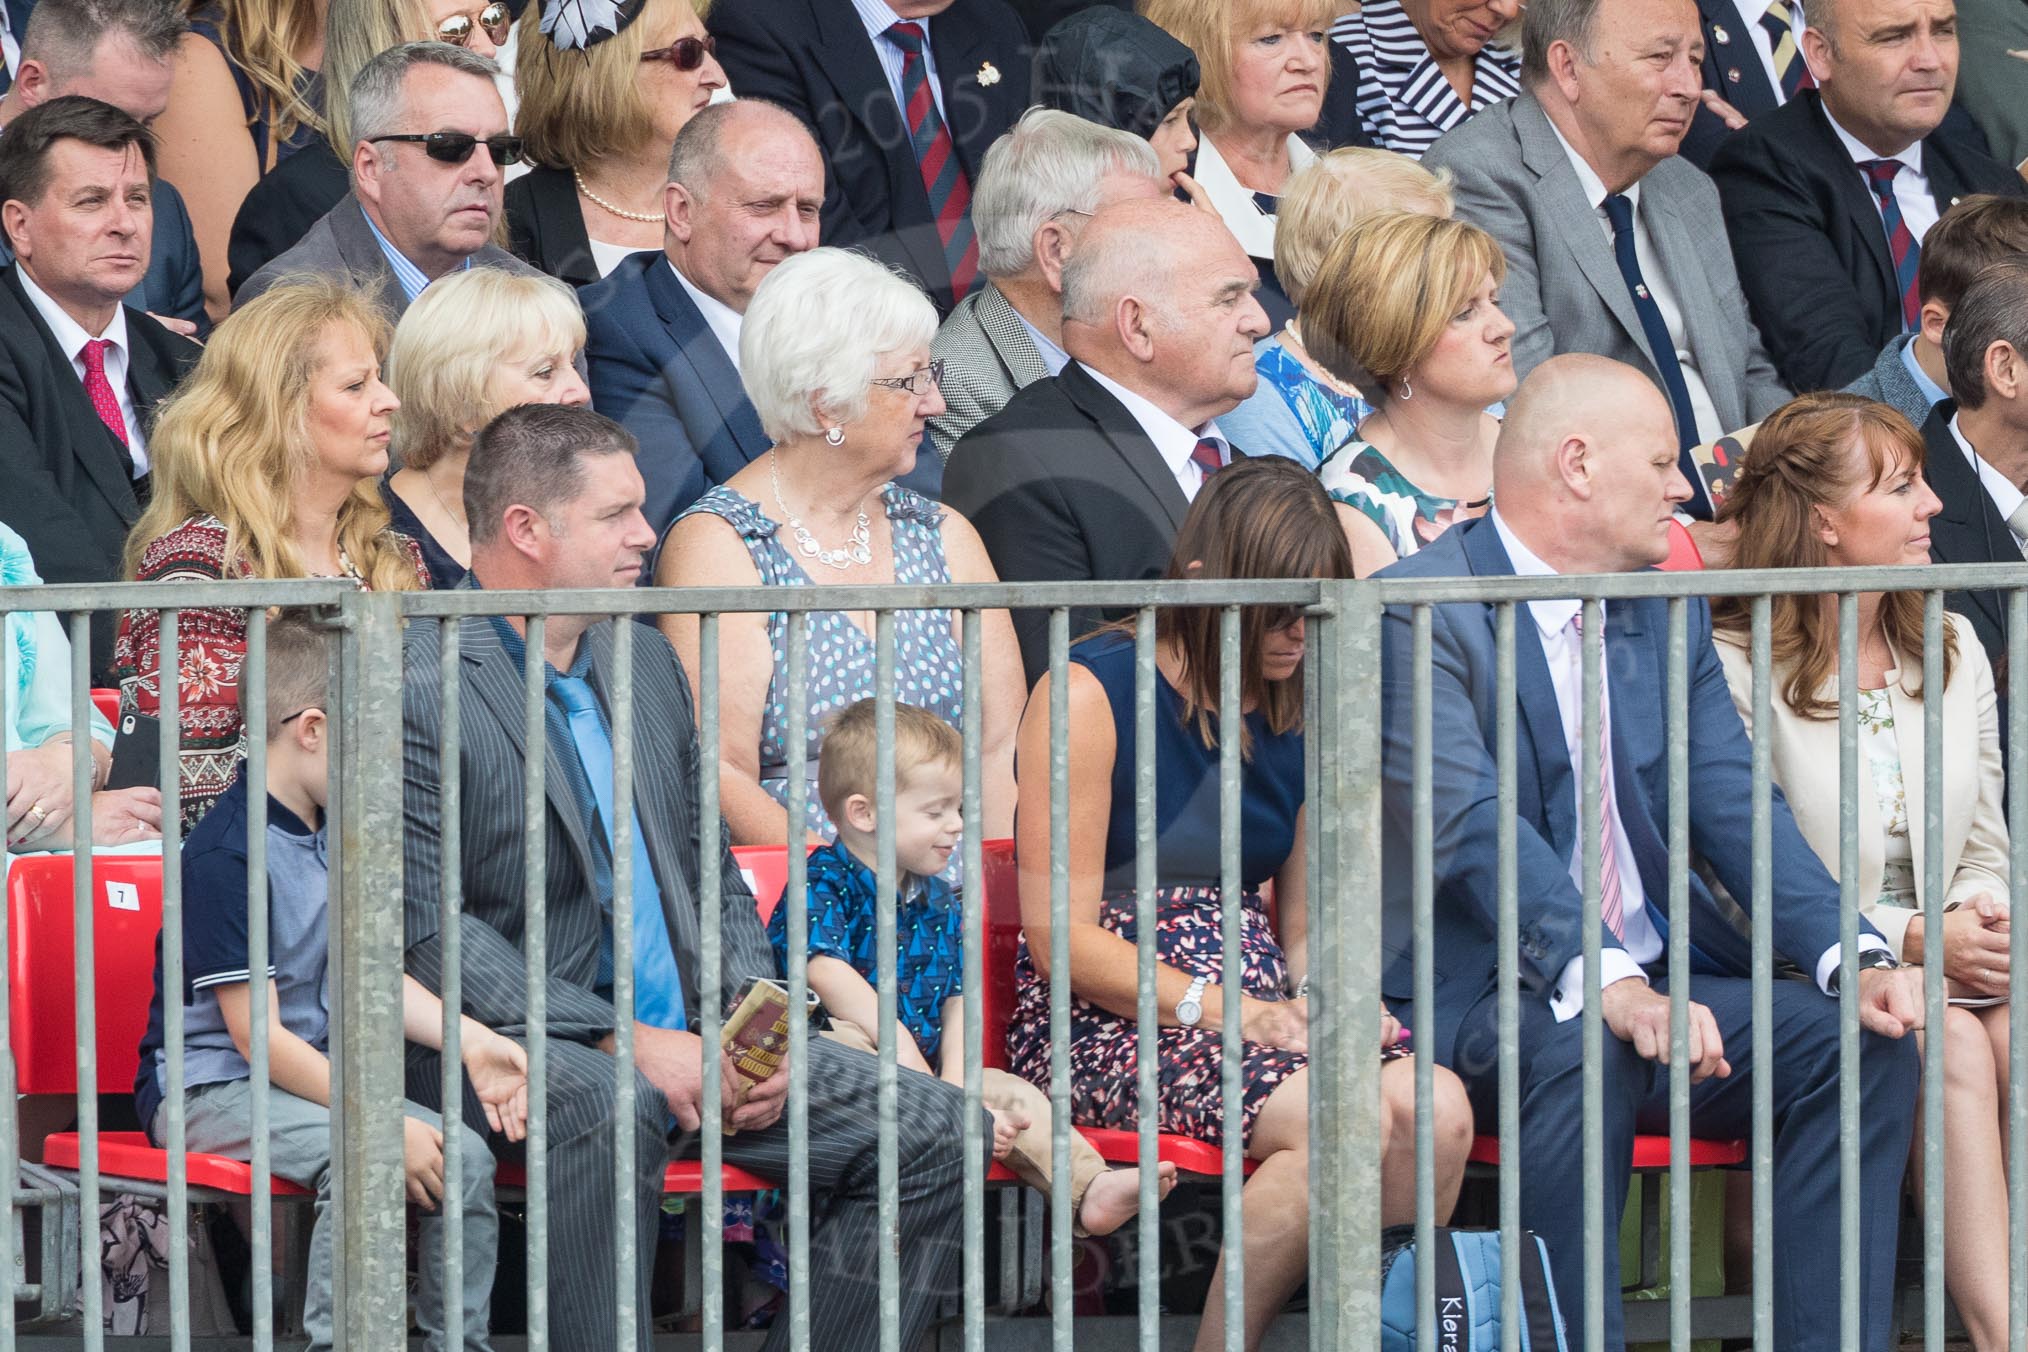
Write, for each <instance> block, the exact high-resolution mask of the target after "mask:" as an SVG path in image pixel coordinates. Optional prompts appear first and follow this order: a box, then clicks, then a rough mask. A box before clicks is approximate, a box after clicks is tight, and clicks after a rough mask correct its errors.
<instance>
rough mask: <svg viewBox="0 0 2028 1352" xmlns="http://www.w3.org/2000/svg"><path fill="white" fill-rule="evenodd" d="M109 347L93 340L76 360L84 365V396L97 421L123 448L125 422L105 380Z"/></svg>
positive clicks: (104, 341)
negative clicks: (96, 416) (96, 413)
mask: <svg viewBox="0 0 2028 1352" xmlns="http://www.w3.org/2000/svg"><path fill="white" fill-rule="evenodd" d="M111 346H112V344H111V343H109V342H107V341H106V340H105V339H103V338H94V339H92V340H90V341H89V342H87V343H86V344H85V345H84V347H83V349H82V350H81V351H79V353H78V359H79V360H80V361H82V362H83V363H84V369H85V373H84V387H85V394H86V395H87V396H88V397H89V398H90V399H91V401H92V408H93V409H95V410H97V412H98V415H99V421H100V422H102V423H104V424H105V425H106V430H107V431H109V432H111V433H112V434H113V435H114V436H116V437H118V438H119V439H120V444H121V445H122V446H125V445H126V444H127V420H126V419H125V418H123V417H121V416H120V401H119V399H118V398H117V397H115V395H114V394H113V387H112V383H111V382H110V381H108V380H107V379H106V349H107V348H109V347H111Z"/></svg>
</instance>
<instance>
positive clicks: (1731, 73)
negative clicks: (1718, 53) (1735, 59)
mask: <svg viewBox="0 0 2028 1352" xmlns="http://www.w3.org/2000/svg"><path fill="white" fill-rule="evenodd" d="M1725 78H1726V79H1728V80H1730V81H1731V82H1732V83H1734V84H1738V83H1739V78H1740V77H1739V67H1738V66H1728V67H1727V68H1726V71H1725Z"/></svg>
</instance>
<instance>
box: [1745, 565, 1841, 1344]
mask: <svg viewBox="0 0 2028 1352" xmlns="http://www.w3.org/2000/svg"><path fill="white" fill-rule="evenodd" d="M1859 756H1860V751H1859V597H1858V595H1857V594H1856V593H1854V592H1844V593H1842V594H1840V595H1839V597H1838V770H1839V785H1838V836H1839V841H1840V845H1839V850H1838V910H1839V933H1840V939H1839V947H1840V953H1839V957H1838V965H1839V970H1841V971H1843V972H1846V973H1848V974H1849V973H1852V972H1855V971H1857V970H1858V962H1859ZM1838 994H1839V1001H1838V1004H1839V1022H1838V1033H1839V1036H1838V1170H1839V1175H1838V1182H1839V1187H1838V1200H1839V1225H1838V1254H1839V1279H1840V1286H1839V1295H1840V1296H1841V1297H1842V1299H1841V1300H1840V1302H1839V1338H1840V1343H1841V1345H1843V1346H1845V1347H1857V1346H1859V1342H1860V1327H1861V1323H1860V1317H1861V1293H1860V1290H1859V1271H1860V1267H1859V1218H1860V1197H1859V1184H1860V1177H1859V983H1858V982H1857V981H1852V980H1847V981H1844V982H1841V983H1840V985H1839V989H1838ZM1768 1064H1772V1063H1768ZM1761 1078H1765V1077H1761Z"/></svg>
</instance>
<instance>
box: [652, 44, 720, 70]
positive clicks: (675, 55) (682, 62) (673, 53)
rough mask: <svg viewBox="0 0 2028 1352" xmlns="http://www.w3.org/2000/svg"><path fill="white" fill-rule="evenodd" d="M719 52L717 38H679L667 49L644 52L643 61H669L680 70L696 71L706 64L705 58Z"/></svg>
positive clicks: (661, 48)
mask: <svg viewBox="0 0 2028 1352" xmlns="http://www.w3.org/2000/svg"><path fill="white" fill-rule="evenodd" d="M717 51H718V39H716V38H708V37H707V38H678V39H676V41H674V42H672V43H670V44H669V45H668V46H667V47H657V48H655V49H654V50H653V51H650V52H642V53H641V59H642V60H643V61H667V62H668V63H669V64H670V65H672V66H674V67H676V69H678V70H696V69H697V68H698V67H699V66H701V65H703V64H704V58H705V57H707V56H712V55H715V54H716V53H717Z"/></svg>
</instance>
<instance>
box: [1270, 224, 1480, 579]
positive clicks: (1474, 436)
mask: <svg viewBox="0 0 2028 1352" xmlns="http://www.w3.org/2000/svg"><path fill="white" fill-rule="evenodd" d="M1506 277H1507V259H1506V256H1505V255H1503V254H1502V253H1501V252H1500V246H1499V244H1497V243H1496V242H1495V241H1494V239H1493V237H1492V236H1491V235H1489V234H1487V233H1486V232H1485V231H1483V230H1481V229H1479V228H1478V227H1477V226H1475V225H1471V224H1468V223H1467V222H1464V221H1452V220H1445V219H1443V218H1440V217H1436V216H1419V215H1415V214H1412V213H1409V212H1392V213H1388V214H1386V215H1381V216H1372V217H1368V218H1367V219H1366V220H1364V221H1361V222H1360V223H1359V224H1358V225H1355V226H1353V227H1352V228H1351V229H1350V230H1348V231H1346V232H1345V233H1344V234H1343V235H1341V236H1340V237H1339V239H1338V242H1337V243H1336V244H1333V245H1332V246H1331V249H1330V252H1329V253H1327V254H1325V255H1324V261H1323V263H1322V264H1321V266H1320V267H1319V269H1318V273H1317V278H1316V281H1315V282H1314V283H1313V284H1312V285H1311V287H1310V290H1309V292H1308V294H1307V296H1306V302H1307V303H1306V306H1305V309H1304V320H1305V322H1304V324H1303V341H1304V343H1305V344H1306V345H1307V346H1308V348H1309V352H1310V355H1311V356H1312V357H1313V358H1315V359H1316V361H1317V362H1318V363H1319V364H1320V365H1321V366H1323V368H1324V369H1325V370H1327V371H1330V372H1332V373H1333V374H1335V375H1337V376H1339V377H1340V378H1341V379H1342V378H1345V377H1347V376H1348V374H1349V373H1350V372H1352V371H1355V370H1360V371H1365V372H1367V373H1368V374H1369V375H1370V376H1371V378H1372V380H1373V382H1374V384H1376V385H1377V386H1378V387H1379V391H1380V403H1379V405H1378V407H1376V408H1375V409H1374V411H1373V412H1372V413H1371V414H1369V415H1368V416H1367V417H1366V419H1365V420H1364V421H1363V422H1361V423H1360V424H1359V431H1358V433H1357V434H1356V435H1355V436H1353V437H1352V439H1351V440H1349V441H1347V442H1346V443H1345V444H1344V445H1342V446H1340V447H1339V448H1338V449H1337V450H1335V451H1333V452H1331V454H1330V455H1329V456H1328V457H1326V458H1325V460H1324V463H1323V464H1322V465H1320V466H1318V467H1317V477H1318V478H1319V479H1321V480H1322V481H1323V483H1324V488H1325V489H1326V490H1327V491H1328V492H1329V493H1330V494H1331V498H1332V500H1333V501H1334V502H1336V503H1337V504H1338V519H1339V520H1340V522H1342V523H1343V525H1344V527H1345V535H1346V538H1347V539H1348V540H1350V541H1351V544H1352V569H1353V572H1354V574H1355V575H1356V576H1359V577H1370V576H1371V575H1372V574H1373V573H1375V572H1377V571H1378V570H1380V569H1382V568H1385V567H1386V566H1387V565H1388V564H1390V563H1393V562H1394V561H1395V560H1396V559H1405V558H1407V557H1408V556H1409V555H1411V554H1413V553H1415V552H1416V551H1417V550H1419V549H1421V548H1422V547H1423V546H1424V545H1426V544H1428V543H1430V541H1432V540H1434V539H1436V538H1437V537H1438V536H1439V535H1442V534H1443V533H1444V532H1445V531H1446V530H1448V529H1450V527H1451V525H1452V523H1454V522H1457V521H1461V520H1464V519H1465V518H1467V517H1473V516H1483V515H1484V514H1485V512H1486V511H1487V509H1488V508H1489V507H1490V506H1491V505H1492V501H1493V442H1494V440H1495V438H1497V437H1498V436H1499V432H1500V424H1499V421H1498V420H1497V419H1495V418H1494V417H1493V416H1492V415H1491V414H1489V413H1487V412H1486V410H1487V409H1488V408H1490V407H1491V406H1493V405H1495V404H1498V403H1501V402H1503V401H1504V400H1505V399H1506V398H1507V397H1508V396H1509V395H1511V394H1513V393H1514V386H1515V383H1516V382H1515V379H1514V360H1513V356H1512V354H1511V353H1510V352H1509V351H1508V340H1509V339H1511V338H1512V337H1513V336H1514V321H1513V320H1511V319H1509V318H1507V316H1506V315H1505V314H1504V313H1502V312H1501V310H1500V283H1501V282H1503V281H1505V280H1506Z"/></svg>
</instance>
